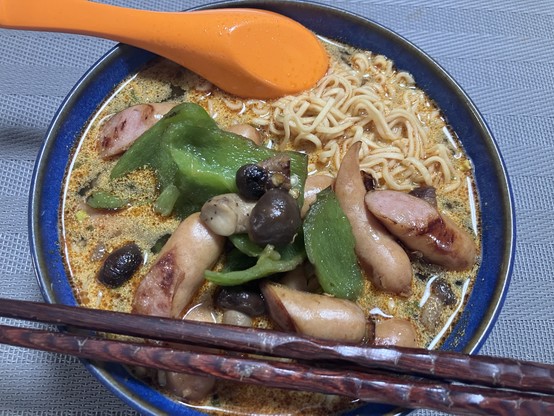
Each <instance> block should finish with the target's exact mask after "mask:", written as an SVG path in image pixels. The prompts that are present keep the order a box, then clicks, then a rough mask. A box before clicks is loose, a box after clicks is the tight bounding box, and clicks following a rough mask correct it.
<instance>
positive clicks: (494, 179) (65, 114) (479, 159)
mask: <svg viewBox="0 0 554 416" xmlns="http://www.w3.org/2000/svg"><path fill="white" fill-rule="evenodd" d="M215 7H255V8H262V9H267V10H272V11H275V12H278V13H281V14H283V15H286V16H289V17H291V18H293V19H295V20H297V21H299V22H300V23H302V24H303V25H305V26H307V27H308V28H310V29H311V30H313V31H314V32H316V33H318V34H319V35H322V36H325V37H327V38H330V39H335V40H337V41H340V42H344V43H347V44H350V45H353V46H355V47H358V48H361V49H366V50H371V51H373V52H375V53H379V54H383V55H385V56H387V57H389V58H391V59H392V60H393V61H394V62H395V63H396V65H397V67H398V68H400V69H402V70H405V71H408V72H410V73H411V74H412V75H413V76H414V77H415V79H416V82H417V84H418V85H419V87H420V88H422V89H423V90H424V91H425V92H426V93H427V94H428V95H429V96H430V97H431V98H432V99H433V100H435V101H436V103H437V104H438V106H439V107H440V108H441V110H442V111H443V113H444V114H445V116H446V117H447V119H448V122H449V123H450V125H451V126H452V128H453V129H454V130H455V131H456V133H457V134H458V136H459V137H460V138H461V141H462V144H463V146H464V147H465V150H466V152H467V154H468V156H469V158H470V159H471V160H472V162H473V165H474V167H475V177H476V181H477V191H478V197H479V202H480V207H481V215H482V238H483V240H482V247H483V252H482V265H481V268H480V270H479V272H478V275H477V279H476V281H475V286H474V289H473V291H472V294H471V296H470V298H469V300H468V305H467V307H466V308H465V311H464V312H463V314H462V316H461V317H460V319H459V320H458V323H457V325H456V326H455V327H454V329H453V331H452V333H451V334H450V336H449V337H448V338H447V339H446V342H445V343H444V345H443V348H444V349H449V350H454V351H463V352H466V353H473V352H476V351H478V350H479V348H480V347H481V345H482V344H483V342H484V340H485V339H486V337H487V336H488V334H489V332H490V330H491V328H492V326H493V324H494V322H495V320H496V318H497V316H498V313H499V311H500V308H501V306H502V303H503V300H504V296H505V295H506V292H507V289H508V283H509V278H510V273H511V269H512V260H513V254H514V246H515V244H514V238H515V233H514V211H513V201H512V194H511V190H510V185H509V182H508V177H507V174H506V170H505V167H504V164H503V162H502V158H501V156H500V154H499V152H498V148H497V146H496V144H495V142H494V139H493V138H492V136H491V133H490V131H489V129H488V128H487V126H486V124H485V122H484V121H483V119H482V117H481V116H480V114H479V112H478V111H477V109H476V108H475V106H474V105H473V104H472V102H471V100H470V99H469V98H468V96H467V95H466V94H465V93H464V92H463V91H462V89H461V88H460V87H459V86H458V85H457V84H456V82H455V81H454V80H453V79H452V78H451V77H450V76H449V75H448V74H447V73H446V72H445V71H444V70H443V69H442V68H440V67H439V66H438V65H437V64H436V63H435V62H433V60H431V59H430V58H429V57H428V56H427V55H426V54H425V53H424V52H422V51H421V50H420V49H418V48H417V47H416V46H414V45H413V44H411V43H410V42H408V41H406V40H405V39H403V38H402V37H400V36H398V35H397V34H395V33H393V32H391V31H390V30H388V29H386V28H384V27H382V26H380V25H379V24H377V23H374V22H371V21H369V20H367V19H365V18H362V17H359V16H355V15H353V14H349V13H346V12H344V11H340V10H337V9H332V8H329V7H324V6H321V5H316V4H312V3H303V2H283V1H258V2H224V3H216V4H212V5H210V6H209V8H215ZM152 58H153V55H152V54H150V53H148V52H145V51H143V50H139V49H135V48H132V47H129V46H125V45H119V46H116V47H115V48H114V49H112V50H111V51H110V52H108V53H107V54H106V55H105V56H104V57H103V58H101V59H100V60H99V61H98V62H97V63H96V64H95V65H94V66H93V67H92V68H91V69H90V70H89V71H88V72H87V73H86V74H85V75H84V77H83V78H82V79H81V80H80V81H79V82H78V84H77V85H76V86H75V87H74V88H73V90H72V91H71V93H70V94H69V96H68V97H67V98H66V99H65V101H64V103H63V104H62V106H61V107H60V109H59V110H58V112H57V114H56V116H55V118H54V120H53V122H52V125H51V126H50V129H49V131H48V133H47V136H46V140H45V142H44V145H43V148H42V150H41V152H40V154H39V157H38V160H37V164H36V167H35V171H34V175H33V180H32V189H31V202H30V220H29V226H30V236H31V238H30V241H31V251H32V256H33V261H34V265H35V268H36V272H37V276H38V282H39V284H40V287H41V290H42V292H43V295H44V298H45V299H46V301H48V302H52V303H63V304H68V305H76V301H75V297H74V295H73V292H72V290H71V287H70V285H69V282H68V278H67V275H66V269H65V266H64V260H63V258H62V251H61V248H60V238H59V230H60V227H59V222H58V221H59V212H60V201H61V194H62V183H63V180H64V176H65V173H66V169H67V166H68V161H69V159H70V156H71V153H72V149H73V147H74V144H75V142H76V140H77V139H78V138H79V136H80V134H81V130H82V128H83V127H84V126H85V125H86V123H87V122H88V119H89V117H90V116H91V114H93V113H94V112H95V111H96V109H97V107H98V106H99V105H100V104H101V103H102V102H103V100H104V99H105V98H106V97H107V96H108V95H109V94H111V92H112V91H113V89H114V87H115V86H116V85H118V84H119V83H120V82H121V81H122V80H123V79H124V78H125V77H126V76H128V75H129V74H132V73H135V72H136V71H137V70H138V69H139V68H140V67H142V66H143V65H144V64H145V63H146V62H148V61H149V60H150V59H152ZM85 365H86V366H87V368H88V369H89V370H90V371H91V372H92V373H93V374H94V375H95V376H96V377H97V378H98V379H99V380H100V381H101V382H102V383H104V384H105V385H106V386H107V387H108V388H109V389H111V390H112V391H113V392H114V393H115V394H116V395H117V396H119V397H120V398H121V399H123V400H124V401H125V402H127V403H128V404H129V405H130V406H132V407H133V408H135V409H136V410H138V411H140V412H141V413H142V414H152V415H153V414H160V413H168V414H182V415H196V414H199V413H197V412H196V411H193V410H191V409H189V408H186V407H185V406H183V405H180V404H179V403H178V402H175V401H173V400H171V399H169V398H167V397H166V396H164V395H163V394H161V393H159V392H158V391H156V390H154V389H153V388H151V387H150V386H148V385H146V384H144V383H143V382H141V381H139V380H137V379H135V378H133V377H131V376H130V375H129V373H128V372H127V371H126V370H125V369H124V368H123V367H122V366H120V365H113V364H105V365H104V364H97V363H95V364H93V363H90V362H85ZM390 410H391V408H390V407H386V406H375V405H371V406H366V407H365V408H362V409H359V410H357V411H356V412H355V413H356V414H357V415H362V414H363V415H376V414H382V413H383V412H385V411H390Z"/></svg>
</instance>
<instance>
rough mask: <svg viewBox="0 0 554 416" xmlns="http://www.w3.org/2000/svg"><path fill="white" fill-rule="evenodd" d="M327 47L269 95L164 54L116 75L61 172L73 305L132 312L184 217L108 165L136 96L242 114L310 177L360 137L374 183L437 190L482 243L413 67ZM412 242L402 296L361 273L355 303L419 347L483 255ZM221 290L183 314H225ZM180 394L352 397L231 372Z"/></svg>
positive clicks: (444, 325)
mask: <svg viewBox="0 0 554 416" xmlns="http://www.w3.org/2000/svg"><path fill="white" fill-rule="evenodd" d="M326 47H327V48H328V50H329V52H330V55H331V57H332V59H331V67H330V70H329V73H328V75H327V76H326V77H324V78H323V79H322V80H321V81H320V82H319V83H318V84H317V85H316V86H315V87H314V88H313V89H312V90H310V91H306V92H305V93H303V94H299V95H297V96H290V97H284V98H281V99H279V100H275V101H261V100H242V99H238V98H236V97H231V96H228V95H227V94H225V93H223V92H221V91H219V90H217V89H216V88H215V87H213V86H212V85H210V84H209V83H207V82H206V81H205V80H203V79H200V78H199V77H197V76H196V75H194V74H191V73H189V72H187V71H186V70H184V69H183V68H181V67H178V66H177V65H175V64H173V63H171V62H168V61H165V60H158V61H155V62H153V63H152V64H151V65H149V66H148V67H146V68H145V69H143V70H142V71H140V72H139V73H138V74H136V75H133V76H132V77H129V78H128V79H127V80H125V81H124V82H123V83H122V84H121V85H120V86H118V88H116V90H115V92H114V94H113V95H112V96H111V97H109V98H108V99H107V100H106V102H105V103H104V104H103V105H102V106H101V108H99V109H98V111H97V113H96V114H94V115H93V117H92V118H91V120H90V123H89V124H88V126H87V127H86V129H85V131H84V132H83V135H82V138H81V140H80V142H79V144H78V146H77V148H76V151H75V154H74V157H73V160H72V162H71V166H70V169H69V171H68V175H67V179H66V183H65V190H64V201H63V213H62V226H63V243H64V245H63V249H64V254H65V260H66V266H67V269H68V272H69V276H70V279H71V284H72V287H73V289H74V293H75V297H76V299H77V300H78V302H79V303H80V304H81V305H83V306H86V307H93V308H101V309H109V310H118V311H124V312H131V311H132V310H133V301H134V298H135V295H136V292H137V290H138V288H139V285H140V284H141V281H142V280H143V279H144V278H145V276H146V275H147V274H148V272H149V270H151V269H152V267H153V266H154V265H155V264H156V261H157V260H158V258H159V257H160V250H161V248H162V247H163V246H164V243H165V242H166V241H167V239H168V238H169V236H170V235H172V233H173V232H174V231H175V230H176V229H177V227H178V226H179V224H180V223H181V221H182V218H180V217H179V216H177V215H160V214H159V213H157V212H155V210H153V208H152V207H153V205H154V203H155V202H156V200H157V198H158V197H159V193H160V189H159V186H158V185H159V184H158V180H157V179H158V178H157V177H156V172H154V171H153V170H152V169H138V170H134V171H132V172H131V173H130V174H128V175H126V176H125V177H122V178H119V179H117V180H116V181H113V180H112V178H110V172H112V170H113V168H114V166H116V164H117V162H118V160H119V156H116V157H109V158H104V159H103V158H101V157H100V156H99V151H98V146H99V140H100V137H101V136H102V133H101V131H102V128H103V126H105V125H106V123H107V122H108V121H109V120H110V117H112V115H113V114H116V113H118V112H120V111H123V110H125V109H127V108H129V107H131V106H134V105H139V104H144V103H169V104H171V105H170V106H169V107H172V106H173V105H178V104H179V103H183V102H191V103H196V104H198V105H199V106H201V107H202V108H203V109H204V110H205V111H206V112H207V113H208V114H209V115H210V117H211V118H212V119H213V120H215V122H216V123H217V124H218V126H219V127H220V128H222V129H230V128H232V127H233V126H235V125H243V124H247V125H250V126H252V127H254V128H255V129H256V131H257V133H258V134H259V135H260V136H261V140H262V142H263V146H264V147H267V148H270V149H273V150H278V151H290V150H292V151H295V152H301V153H303V154H306V155H307V158H308V162H307V172H308V176H309V177H310V176H315V175H325V176H327V177H330V178H333V179H334V178H336V177H337V175H338V172H339V170H340V167H341V162H342V159H343V157H344V156H345V154H346V153H347V151H348V149H349V148H350V147H351V146H352V145H353V144H354V143H356V142H361V145H360V147H361V150H360V153H359V164H360V169H361V170H363V171H364V172H366V174H367V175H368V176H370V177H371V178H372V181H373V185H372V186H373V187H374V188H375V189H376V190H395V191H398V192H403V193H407V192H410V191H413V190H414V189H420V188H423V187H426V188H432V189H434V190H435V192H436V205H437V210H438V211H439V212H442V213H445V215H447V216H448V217H449V218H450V219H451V220H452V221H453V222H454V223H455V224H456V225H457V226H458V227H460V228H461V229H463V230H464V231H465V232H467V233H468V234H469V235H470V236H471V238H472V239H473V240H474V243H475V245H476V247H477V248H479V246H480V231H479V226H480V224H479V221H480V220H479V215H478V209H477V201H476V196H475V194H474V185H473V184H474V182H473V177H472V169H471V163H470V162H469V160H468V159H467V158H466V156H465V154H464V151H463V148H462V147H461V145H460V143H459V142H458V140H457V137H456V135H455V133H454V132H453V131H451V129H450V128H449V126H448V124H447V122H446V120H445V119H444V118H443V117H442V115H441V112H440V109H438V108H437V107H436V106H435V104H434V103H433V102H432V101H431V100H430V99H429V98H428V97H427V96H426V95H425V93H424V92H423V91H421V90H420V89H418V88H417V83H416V82H417V80H415V81H414V79H413V78H412V76H411V75H410V74H408V73H406V72H402V71H399V70H397V69H396V67H395V66H394V63H393V62H392V61H391V60H389V59H387V58H386V57H384V56H381V55H375V54H373V53H371V52H368V51H359V50H354V49H351V48H349V47H346V46H344V45H340V44H336V43H333V42H326ZM97 189H110V191H111V192H112V193H113V195H114V196H116V197H117V198H118V199H119V200H124V201H131V202H130V203H129V204H128V206H126V209H119V210H116V211H109V212H108V211H106V210H105V209H95V208H93V207H91V206H90V204H89V203H87V202H89V201H90V196H91V194H92V193H93V192H94V191H95V190H97ZM130 242H132V243H134V244H135V245H136V246H138V247H139V248H140V251H141V254H142V259H141V265H140V267H138V270H137V271H136V272H135V273H134V274H133V275H132V277H131V278H130V280H129V281H127V282H126V283H124V284H122V285H121V286H119V287H117V288H110V287H107V286H106V285H105V284H103V283H101V282H99V280H98V278H97V276H98V273H99V270H100V268H101V267H102V265H103V263H104V262H105V261H106V258H107V257H108V255H109V254H110V253H113V252H114V251H116V250H117V249H118V248H121V247H123V246H125V245H127V244H129V243H130ZM192 244H194V243H192ZM406 251H407V253H408V255H409V258H410V261H411V268H412V269H411V270H412V274H413V278H412V280H411V282H410V295H409V296H402V295H399V294H394V293H390V292H387V291H383V290H380V289H379V288H376V287H375V285H374V284H372V282H371V281H370V279H367V278H365V279H364V280H363V287H362V289H361V294H360V295H359V296H357V297H356V299H355V302H354V303H355V304H356V305H357V307H359V308H360V309H361V310H362V311H363V313H364V314H365V316H366V317H367V318H368V322H369V323H370V325H369V326H370V327H371V323H374V324H375V323H377V324H378V323H379V322H382V321H386V320H388V319H392V318H395V319H401V320H404V321H407V322H409V323H410V324H411V325H412V326H413V329H414V331H415V334H416V341H417V345H418V346H420V347H422V348H436V347H438V346H440V345H441V342H442V341H443V340H444V339H445V338H446V336H447V335H448V333H449V331H450V329H451V328H452V326H453V324H454V323H455V322H456V319H457V317H458V316H459V315H460V312H461V311H462V310H463V308H464V305H465V301H466V299H467V297H468V296H469V294H470V292H471V288H472V285H473V282H474V280H475V275H476V272H477V269H478V264H477V263H476V264H473V265H472V266H471V267H469V268H466V269H464V270H448V269H447V268H445V267H443V266H440V265H436V264H432V263H429V262H428V261H426V260H424V259H423V258H422V257H421V255H420V254H419V253H417V252H416V251H414V250H410V249H406ZM224 263H225V256H223V257H222V258H221V259H220V260H219V261H218V264H217V265H215V266H214V268H215V269H216V270H219V269H220V268H221V267H223V265H224ZM365 274H366V273H365V272H364V275H365ZM273 277H274V276H272V278H273ZM365 277H367V276H365ZM220 290H221V289H220V288H218V285H216V284H214V283H212V282H210V281H206V282H204V283H203V284H202V286H201V287H200V288H199V289H198V291H197V292H195V294H194V297H193V299H192V300H191V302H189V303H188V304H187V307H186V308H185V309H183V310H182V311H181V312H180V314H179V316H180V317H183V316H184V317H185V318H189V319H195V316H196V315H198V314H199V313H205V311H206V310H208V315H209V319H211V320H213V321H214V322H222V321H223V319H224V312H225V311H224V308H222V307H220V306H218V305H217V303H214V298H216V297H217V295H218V293H219V291H220ZM316 291H321V290H320V289H316ZM249 324H250V325H252V326H255V327H259V328H278V326H277V325H276V323H275V321H274V320H273V319H271V316H269V314H268V313H265V314H261V315H257V316H254V317H252V319H251V322H250V323H249ZM372 336H374V334H371V330H368V334H367V336H366V337H364V340H363V342H372V341H373V339H372ZM139 376H140V377H145V378H150V379H151V382H152V383H153V384H154V385H156V386H158V388H160V389H162V390H164V389H166V387H167V386H166V381H167V380H164V377H163V376H162V377H160V375H159V374H150V373H148V374H139ZM174 393H175V392H170V393H169V394H174ZM183 401H185V402H188V405H190V406H192V407H194V408H198V409H200V410H201V411H204V412H207V413H210V414H268V415H269V414H285V413H286V414H310V415H317V414H321V415H328V414H330V413H336V412H340V411H344V410H345V409H349V408H352V407H355V406H356V405H357V403H355V402H354V403H353V402H350V401H349V400H346V399H342V398H337V397H332V396H324V395H319V394H311V393H302V392H288V391H287V392H285V391H281V390H277V389H264V388H260V387H253V386H248V385H242V384H241V385H239V384H234V383H229V382H217V383H216V384H215V386H214V387H213V389H212V390H211V391H210V393H209V394H206V395H205V396H204V397H202V398H199V399H198V398H195V399H194V400H184V399H183Z"/></svg>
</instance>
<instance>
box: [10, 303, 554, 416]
mask: <svg viewBox="0 0 554 416" xmlns="http://www.w3.org/2000/svg"><path fill="white" fill-rule="evenodd" d="M0 316H4V317H10V318H16V319H24V320H30V321H39V322H46V323H51V324H58V325H64V326H71V327H77V328H82V329H89V330H94V331H99V332H107V333H114V334H121V335H130V336H134V337H142V338H146V339H153V340H161V341H167V342H171V343H180V344H184V345H183V348H182V349H181V348H175V347H166V346H160V345H153V344H151V343H135V342H127V341H117V340H110V339H105V338H101V337H99V336H98V335H95V336H83V335H76V334H70V333H65V332H49V331H44V330H37V329H29V328H19V327H11V326H5V325H2V326H0V343H4V344H10V345H14V346H21V347H27V348H33V349H40V350H46V351H51V352H58V353H64V354H69V355H73V356H77V357H80V358H86V359H92V360H99V361H106V362H118V363H122V364H126V365H132V366H134V365H137V366H143V367H150V368H155V369H161V370H167V371H175V372H183V373H188V374H193V375H203V376H214V377H217V378H221V379H226V380H235V381H240V382H245V383H252V384H259V385H264V386H267V387H278V388H285V389H294V390H304V391H312V392H319V393H326V394H337V395H341V396H345V397H349V398H352V399H360V400H361V401H365V402H373V403H387V404H391V405H395V406H401V407H406V408H427V409H432V410H438V411H442V412H447V413H453V414H472V415H489V414H496V415H546V414H554V366H553V365H548V364H540V363H533V362H526V361H518V360H513V359H507V358H495V357H485V356H469V355H465V354H459V353H450V352H440V351H428V350H424V349H405V348H389V347H367V346H358V345H345V344H337V343H334V342H330V341H325V340H319V339H313V338H308V337H303V336H299V335H296V334H288V333H282V332H277V331H267V330H259V329H253V328H241V327H232V326H227V325H217V324H209V323H203V322H192V321H186V320H175V319H168V318H159V317H151V316H144V315H133V314H125V313H119V312H111V311H102V310H94V309H87V308H80V307H71V306H64V305H50V304H43V303H34V302H27V301H18V300H9V299H0ZM187 345H199V346H204V347H209V348H215V349H217V350H221V351H222V353H221V354H218V353H199V352H190V351H187V350H186V346H187ZM225 352H227V353H229V352H233V353H234V354H225ZM237 352H239V353H241V354H236V353H237ZM246 353H250V354H255V355H256V357H260V356H262V355H267V356H271V357H282V358H287V359H293V360H296V361H294V362H289V360H287V361H286V362H283V361H276V360H275V359H271V360H265V359H263V357H260V358H249V357H247V356H245V355H244V354H246ZM460 383H470V384H460Z"/></svg>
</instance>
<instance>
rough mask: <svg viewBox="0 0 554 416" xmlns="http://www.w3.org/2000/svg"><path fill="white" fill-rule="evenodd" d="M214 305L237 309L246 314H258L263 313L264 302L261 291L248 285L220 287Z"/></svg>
mask: <svg viewBox="0 0 554 416" xmlns="http://www.w3.org/2000/svg"><path fill="white" fill-rule="evenodd" d="M216 306H218V307H220V308H221V309H227V310H234V311H239V312H242V313H244V314H246V315H248V316H259V315H263V314H264V313H265V303H264V299H263V297H262V295H261V293H260V292H259V291H257V290H254V289H252V288H250V287H248V286H229V287H222V288H221V290H220V291H219V292H218V294H217V297H216Z"/></svg>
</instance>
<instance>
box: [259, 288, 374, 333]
mask: <svg viewBox="0 0 554 416" xmlns="http://www.w3.org/2000/svg"><path fill="white" fill-rule="evenodd" d="M261 288H262V293H263V295H264V297H265V299H266V302H267V307H268V309H269V314H270V316H271V318H272V319H273V321H274V322H275V323H277V325H278V326H279V327H280V328H281V329H282V330H284V331H290V332H298V333H300V334H304V335H309V336H312V337H317V338H324V339H330V340H335V341H345V342H360V341H362V340H363V339H364V338H365V336H366V330H367V320H366V317H365V314H364V312H363V311H362V309H360V307H359V306H358V305H356V304H355V303H354V302H352V301H349V300H346V299H339V298H334V297H331V296H325V295H319V294H315V293H309V292H301V291H299V290H294V289H291V288H288V287H286V286H283V285H281V284H278V283H273V282H270V281H266V282H264V283H263V284H262V285H261Z"/></svg>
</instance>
